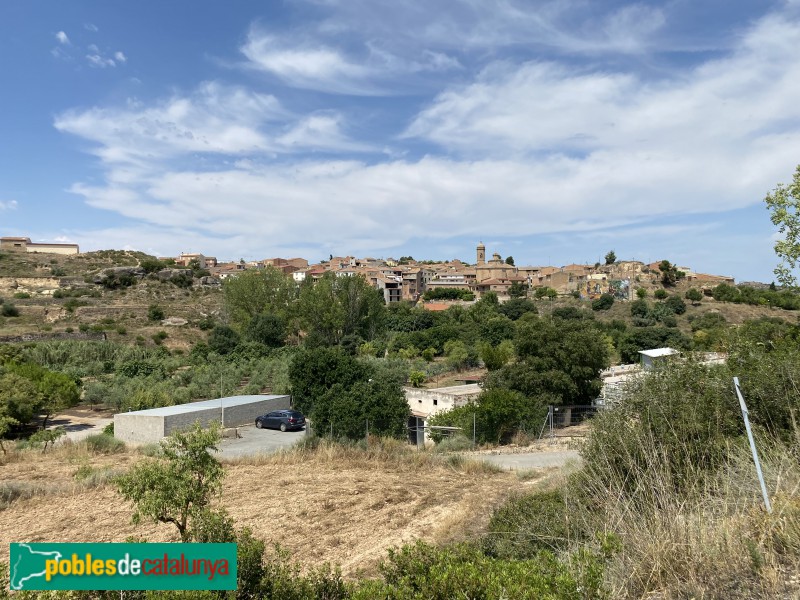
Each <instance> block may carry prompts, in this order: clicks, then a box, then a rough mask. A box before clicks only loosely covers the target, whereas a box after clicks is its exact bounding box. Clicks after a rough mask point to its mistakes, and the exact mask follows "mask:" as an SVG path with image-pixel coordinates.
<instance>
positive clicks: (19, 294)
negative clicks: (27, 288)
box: [14, 292, 31, 300]
mask: <svg viewBox="0 0 800 600" xmlns="http://www.w3.org/2000/svg"><path fill="white" fill-rule="evenodd" d="M30 297H31V295H30V294H29V293H28V292H17V293H15V294H14V298H16V299H17V300H27V299H28V298H30Z"/></svg>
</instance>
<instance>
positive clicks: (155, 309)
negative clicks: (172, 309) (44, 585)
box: [147, 304, 164, 321]
mask: <svg viewBox="0 0 800 600" xmlns="http://www.w3.org/2000/svg"><path fill="white" fill-rule="evenodd" d="M147 320H148V321H163V320H164V309H162V308H161V307H160V306H159V305H158V304H151V305H150V306H148V307H147Z"/></svg>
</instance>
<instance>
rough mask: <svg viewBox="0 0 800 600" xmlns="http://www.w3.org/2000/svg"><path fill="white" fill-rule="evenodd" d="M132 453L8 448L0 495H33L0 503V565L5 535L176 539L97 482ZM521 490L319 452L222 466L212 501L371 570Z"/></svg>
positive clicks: (469, 525)
mask: <svg viewBox="0 0 800 600" xmlns="http://www.w3.org/2000/svg"><path fill="white" fill-rule="evenodd" d="M403 449H404V448H401V449H400V450H403ZM141 459H142V455H140V454H138V453H136V452H135V451H130V450H129V451H125V452H123V453H121V454H115V455H113V456H104V455H96V454H89V453H87V451H86V449H85V446H83V445H80V444H77V445H69V444H68V445H66V446H64V447H61V448H58V449H56V450H55V451H52V452H50V453H48V454H44V455H42V454H41V453H39V452H27V453H22V454H14V455H13V457H12V458H11V460H10V461H9V462H6V463H5V464H3V462H2V461H3V459H2V458H0V465H2V469H3V479H4V482H3V484H2V487H0V492H2V494H3V496H6V497H7V496H9V495H11V494H13V493H15V492H14V491H15V490H16V491H18V492H17V493H20V494H23V495H25V493H26V490H27V491H30V490H36V491H35V492H33V497H30V498H27V499H19V500H16V501H13V502H11V503H10V504H8V505H6V506H5V508H4V506H3V504H2V498H0V532H1V533H0V561H7V560H8V544H9V542H13V541H20V540H25V541H30V542H36V541H74V540H76V539H79V540H81V541H85V542H92V541H97V542H100V541H103V542H107V541H116V542H121V541H124V540H125V539H126V538H127V537H128V536H143V537H147V538H148V539H149V540H151V541H176V540H177V539H178V538H177V537H176V534H175V531H174V528H171V527H170V526H168V525H158V526H156V525H152V524H143V525H142V526H140V527H134V526H133V525H131V523H130V519H131V510H130V507H129V506H128V505H126V503H125V502H124V501H123V500H122V499H121V497H120V496H119V495H118V494H117V493H116V492H115V491H114V489H113V487H112V486H111V485H110V484H108V483H107V482H108V479H109V475H110V474H112V473H115V472H120V471H121V470H125V469H127V468H129V467H130V466H131V465H132V464H134V463H135V462H136V461H138V460H141ZM88 465H91V467H90V470H91V472H92V473H93V475H92V478H91V479H86V480H84V482H81V481H79V480H78V478H77V477H76V474H78V473H79V471H80V470H81V469H84V470H85V469H87V468H89V467H88ZM86 481H93V483H86ZM530 486H531V482H530V480H529V481H528V482H523V481H521V480H520V478H518V477H517V476H516V475H513V474H510V473H508V472H497V471H496V470H494V469H485V468H481V467H480V466H478V467H476V466H473V465H471V464H470V463H466V464H462V463H453V462H448V461H445V460H438V459H437V457H435V456H431V455H428V454H424V455H416V454H412V453H410V452H409V451H406V452H402V451H398V452H397V454H395V455H393V454H392V453H391V452H389V453H381V452H375V453H372V454H365V453H364V452H363V451H358V450H348V449H344V448H328V449H324V450H321V451H311V452H308V451H294V452H288V453H286V454H280V455H274V456H269V457H267V456H264V457H256V458H253V459H250V460H246V461H241V462H235V463H228V464H226V478H225V483H224V489H223V495H222V500H221V504H222V505H223V506H224V507H225V508H226V509H227V510H228V511H229V512H230V514H231V515H232V516H233V517H234V518H235V520H236V523H237V526H240V527H242V526H248V527H251V528H252V530H253V532H254V534H255V535H256V536H257V537H259V538H261V539H263V540H264V541H266V542H267V543H268V544H273V543H276V542H277V543H280V544H281V546H283V547H284V548H286V549H288V550H290V551H291V552H292V554H293V555H294V557H295V558H297V559H298V560H300V561H301V562H303V563H305V564H319V563H322V562H331V563H334V564H340V565H341V566H342V570H343V572H344V573H345V574H346V575H355V574H357V573H361V572H365V573H370V574H374V573H375V568H376V566H377V564H378V562H379V561H380V560H382V559H384V558H385V557H386V550H387V549H388V548H391V547H394V546H399V545H401V544H404V543H408V542H411V541H413V540H416V539H423V540H427V541H431V542H445V541H452V540H457V539H463V538H464V537H467V536H469V534H470V532H475V531H478V530H481V529H483V528H484V527H485V525H486V522H487V521H488V519H489V517H490V515H491V512H492V510H493V509H494V508H495V507H496V506H498V505H499V504H500V503H502V501H503V500H504V499H505V498H507V497H508V496H509V495H510V494H512V493H514V492H515V491H522V490H524V489H526V488H530ZM276 524H277V525H276Z"/></svg>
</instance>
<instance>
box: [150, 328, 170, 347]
mask: <svg viewBox="0 0 800 600" xmlns="http://www.w3.org/2000/svg"><path fill="white" fill-rule="evenodd" d="M151 337H152V338H153V341H154V342H155V343H156V344H158V345H160V344H161V343H162V342H163V341H164V340H165V339H167V338H168V337H169V334H168V333H167V332H166V331H159V332H158V333H154V334H153V335H152V336H151Z"/></svg>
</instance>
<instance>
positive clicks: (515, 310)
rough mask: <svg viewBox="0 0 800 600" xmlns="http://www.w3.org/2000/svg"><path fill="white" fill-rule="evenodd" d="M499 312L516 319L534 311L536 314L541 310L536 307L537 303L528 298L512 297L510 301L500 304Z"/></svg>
mask: <svg viewBox="0 0 800 600" xmlns="http://www.w3.org/2000/svg"><path fill="white" fill-rule="evenodd" d="M497 312H499V313H500V314H501V315H505V316H507V317H508V318H509V319H511V320H512V321H516V320H517V319H519V318H520V317H521V316H522V315H524V314H526V313H529V312H532V313H534V314H536V313H537V312H539V311H538V310H537V308H536V304H534V303H533V302H531V301H530V300H528V299H527V298H511V300H509V301H508V302H506V303H504V304H501V305H500V306H498V307H497Z"/></svg>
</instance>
